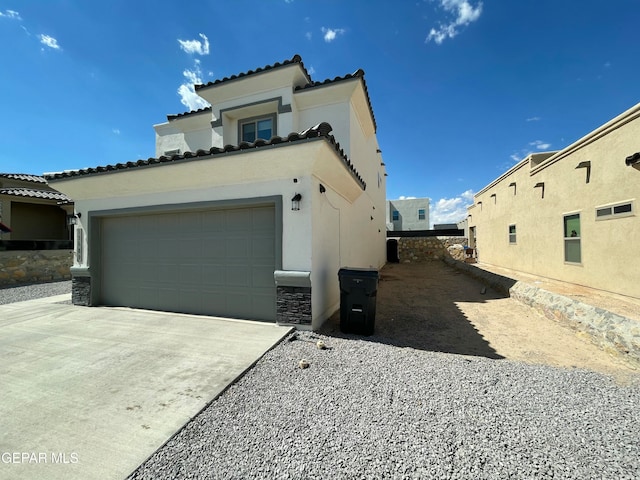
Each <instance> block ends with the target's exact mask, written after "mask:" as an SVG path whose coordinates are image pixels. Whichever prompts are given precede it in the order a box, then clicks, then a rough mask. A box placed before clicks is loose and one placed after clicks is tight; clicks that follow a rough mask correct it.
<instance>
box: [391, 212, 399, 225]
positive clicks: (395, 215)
mask: <svg viewBox="0 0 640 480" xmlns="http://www.w3.org/2000/svg"><path fill="white" fill-rule="evenodd" d="M391 218H393V221H394V222H396V221H398V220H400V212H398V210H394V211H393V213H392V214H391Z"/></svg>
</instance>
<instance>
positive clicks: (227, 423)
mask: <svg viewBox="0 0 640 480" xmlns="http://www.w3.org/2000/svg"><path fill="white" fill-rule="evenodd" d="M293 338H295V340H293ZM319 339H321V340H323V341H324V342H325V344H326V346H327V347H328V348H327V349H325V350H321V349H318V348H317V347H316V344H315V342H316V341H317V340H319ZM303 358H304V359H306V360H308V361H309V363H310V366H309V368H306V369H301V368H299V367H298V363H299V361H300V360H301V359H303ZM639 405H640V380H639V379H638V378H634V379H632V380H631V381H630V382H629V383H628V384H626V385H620V384H617V383H616V382H615V381H614V380H613V378H612V377H608V376H605V375H602V374H598V373H594V372H590V371H585V370H578V369H571V370H567V369H559V368H553V367H548V366H539V365H529V364H525V363H520V362H513V361H509V360H498V359H489V358H485V357H475V356H464V355H456V354H447V353H439V352H431V351H425V350H420V349H414V348H406V347H405V348H403V347H397V346H393V345H390V344H388V343H385V339H384V338H382V337H376V336H373V337H367V338H365V337H357V336H345V335H336V336H325V335H319V334H313V333H308V332H304V333H303V332H298V333H297V334H295V336H294V337H290V338H289V340H285V341H284V342H282V343H281V344H280V345H278V346H276V347H275V348H274V349H273V350H271V351H270V352H268V353H267V354H266V355H265V356H264V357H263V358H262V359H261V360H260V361H259V362H258V363H257V364H256V365H255V367H254V368H252V369H251V370H250V371H249V372H247V374H246V375H245V376H244V377H242V378H241V379H240V380H239V381H238V382H237V383H235V384H234V385H232V386H231V387H230V388H229V389H228V390H227V391H226V392H225V393H223V394H222V395H221V396H220V397H219V398H218V399H216V400H215V401H213V402H212V403H211V404H210V405H209V406H208V407H207V408H206V409H204V410H203V411H202V412H201V413H200V414H199V415H198V416H196V417H195V418H194V419H193V420H192V421H191V422H190V423H188V424H187V425H186V426H185V428H184V429H183V430H181V431H180V432H179V433H178V434H176V435H175V436H174V437H173V438H172V439H171V440H169V442H168V443H167V444H166V445H165V446H164V447H162V448H160V449H159V450H158V451H157V452H156V453H155V454H154V455H153V456H152V457H151V458H149V459H148V461H147V462H146V463H144V464H143V465H142V466H141V467H139V468H138V469H137V470H136V471H135V472H134V473H133V474H132V475H131V476H130V477H129V478H131V479H188V478H194V479H196V478H197V479H207V478H220V479H247V478H265V479H270V478H278V479H287V478H294V479H298V478H299V479H308V478H323V479H324V478H332V479H333V478H337V479H342V478H344V479H355V478H362V479H368V478H385V479H386V478H398V479H400V478H407V479H413V478H434V479H441V478H445V479H451V478H460V479H505V478H518V479H522V478H543V479H547V478H549V479H550V478H554V479H558V478H561V479H581V480H585V479H596V478H597V479H603V478H607V479H609V478H610V479H613V478H615V479H637V478H638V475H639V472H640V435H639V434H638V426H639V425H640V408H639V407H638V406H639Z"/></svg>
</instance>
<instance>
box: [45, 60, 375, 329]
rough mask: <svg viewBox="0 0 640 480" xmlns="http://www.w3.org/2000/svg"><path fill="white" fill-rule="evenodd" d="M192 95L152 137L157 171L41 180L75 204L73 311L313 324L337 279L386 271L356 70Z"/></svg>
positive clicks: (289, 67)
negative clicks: (110, 308) (103, 308)
mask: <svg viewBox="0 0 640 480" xmlns="http://www.w3.org/2000/svg"><path fill="white" fill-rule="evenodd" d="M195 90H196V92H197V94H198V95H200V96H201V97H202V98H204V99H205V100H206V101H207V102H209V103H210V104H211V107H209V108H204V109H201V110H198V111H193V112H187V113H182V114H178V115H169V116H168V117H167V120H168V121H167V122H165V123H162V124H159V125H156V126H155V127H154V128H155V131H156V158H149V159H147V160H139V161H137V162H127V163H120V164H116V165H107V166H103V167H95V168H86V169H81V170H73V171H65V172H60V173H51V174H48V175H47V179H48V180H49V182H50V183H51V184H52V185H53V186H54V187H55V188H56V189H58V190H60V191H62V192H65V193H66V194H68V195H69V196H71V197H72V198H73V199H74V200H75V205H76V212H77V217H78V219H77V225H76V227H75V228H76V237H75V238H76V251H75V263H74V266H73V268H72V275H73V301H74V303H76V304H84V305H121V306H130V307H138V308H146V309H157V310H166V311H174V312H186V313H196V314H207V315H218V316H225V317H234V318H241V319H258V320H266V321H277V322H278V323H282V324H296V325H300V326H302V327H303V328H317V327H319V326H320V325H321V323H322V322H323V321H324V320H326V319H327V318H328V317H329V316H330V315H331V314H332V313H334V312H335V311H336V310H337V309H338V308H339V303H340V292H339V283H338V271H339V269H340V268H341V267H344V266H348V267H373V268H379V267H381V266H382V265H383V264H384V262H385V215H384V210H385V170H384V165H383V162H382V159H381V156H380V148H379V146H378V142H377V139H376V121H375V118H374V115H373V110H372V106H371V100H370V97H369V94H368V90H367V84H366V82H365V79H364V72H363V71H362V70H358V71H356V72H355V73H353V74H348V75H345V76H342V77H336V78H334V79H332V80H325V81H323V82H316V81H313V80H312V79H311V77H310V75H309V72H308V71H307V70H306V68H305V66H304V64H303V63H302V59H301V58H300V56H298V55H296V56H294V57H293V58H291V59H290V60H286V61H284V62H282V63H275V64H273V65H268V66H265V67H263V68H258V69H256V70H250V71H248V72H245V73H241V74H239V75H234V76H232V77H230V78H223V79H220V80H216V81H213V82H210V83H207V84H206V85H196V86H195ZM292 132H295V133H292Z"/></svg>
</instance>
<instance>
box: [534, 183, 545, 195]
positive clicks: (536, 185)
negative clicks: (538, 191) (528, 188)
mask: <svg viewBox="0 0 640 480" xmlns="http://www.w3.org/2000/svg"><path fill="white" fill-rule="evenodd" d="M533 188H542V198H544V182H538V183H536V184H535V185H534V186H533Z"/></svg>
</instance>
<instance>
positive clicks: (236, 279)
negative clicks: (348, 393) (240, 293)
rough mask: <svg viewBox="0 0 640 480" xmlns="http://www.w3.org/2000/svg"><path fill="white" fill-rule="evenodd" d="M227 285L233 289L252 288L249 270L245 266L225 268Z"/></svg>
mask: <svg viewBox="0 0 640 480" xmlns="http://www.w3.org/2000/svg"><path fill="white" fill-rule="evenodd" d="M225 278H226V285H227V286H231V287H250V286H251V284H250V283H249V279H250V278H251V276H250V274H249V268H248V267H246V266H244V265H231V266H226V267H225Z"/></svg>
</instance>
